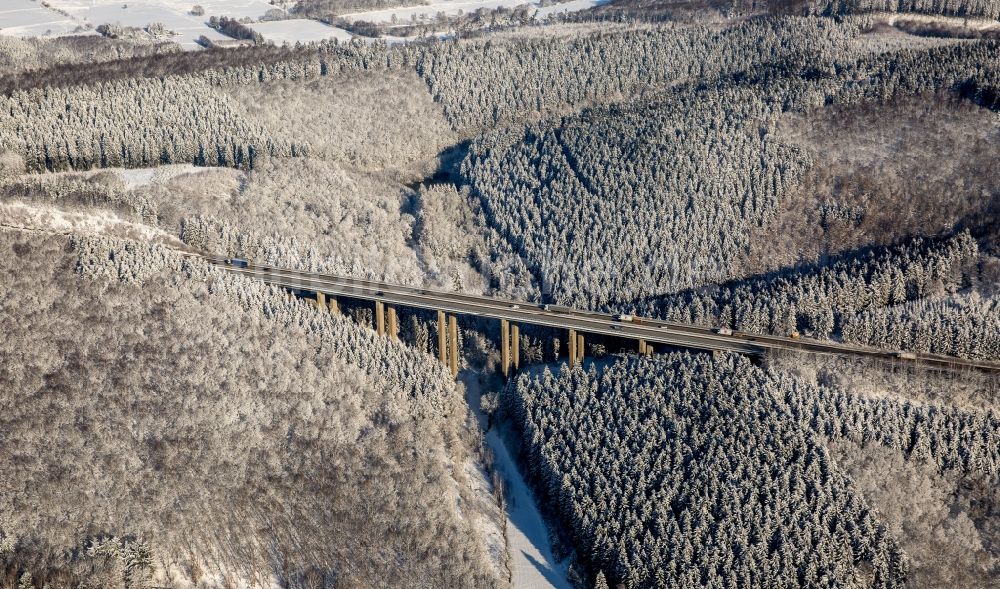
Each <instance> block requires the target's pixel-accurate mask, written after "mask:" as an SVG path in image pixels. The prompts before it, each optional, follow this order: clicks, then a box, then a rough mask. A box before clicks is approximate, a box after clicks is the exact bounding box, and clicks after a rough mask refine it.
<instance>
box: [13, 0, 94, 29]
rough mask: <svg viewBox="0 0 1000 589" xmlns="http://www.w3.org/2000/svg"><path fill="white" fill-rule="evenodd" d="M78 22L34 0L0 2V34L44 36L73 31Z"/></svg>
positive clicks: (78, 24)
mask: <svg viewBox="0 0 1000 589" xmlns="http://www.w3.org/2000/svg"><path fill="white" fill-rule="evenodd" d="M79 26H80V23H79V22H77V21H75V20H74V19H72V18H70V17H68V16H66V15H64V14H60V13H59V12H56V11H55V10H52V9H50V8H46V7H45V6H42V5H41V4H40V3H39V2H37V1H36V0H3V2H2V3H0V35H8V36H11V37H44V36H58V35H67V34H70V33H73V32H74V31H75V30H76V29H77V27H79Z"/></svg>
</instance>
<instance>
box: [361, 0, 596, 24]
mask: <svg viewBox="0 0 1000 589" xmlns="http://www.w3.org/2000/svg"><path fill="white" fill-rule="evenodd" d="M608 1H609V0H571V1H570V2H565V3H562V4H553V5H552V6H546V7H544V8H538V13H537V14H536V16H535V18H537V19H539V20H541V19H544V18H546V17H548V16H549V15H551V14H557V13H562V12H577V11H580V10H586V9H588V8H593V7H594V6H600V5H601V4H606V3H607V2H608ZM524 4H527V5H529V6H533V7H536V8H537V7H538V4H539V3H538V2H537V0H536V1H532V2H525V0H439V1H437V2H431V3H430V4H419V5H416V6H400V7H398V8H386V9H383V10H369V11H367V12H354V13H351V14H345V15H344V18H345V19H347V20H350V21H358V20H361V21H366V22H373V23H380V24H390V23H393V16H395V19H396V20H395V22H396V23H398V24H406V23H409V22H412V20H413V18H416V19H417V20H418V21H425V20H430V19H433V18H434V17H435V16H436V15H437V14H438V13H439V12H440V13H444V14H446V15H448V16H456V15H458V14H468V13H470V12H475V11H477V10H479V9H480V8H482V9H486V10H495V9H497V8H514V7H516V6H521V5H524Z"/></svg>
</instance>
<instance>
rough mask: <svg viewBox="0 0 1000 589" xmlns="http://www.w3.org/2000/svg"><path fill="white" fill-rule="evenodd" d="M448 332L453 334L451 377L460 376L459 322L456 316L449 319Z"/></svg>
mask: <svg viewBox="0 0 1000 589" xmlns="http://www.w3.org/2000/svg"><path fill="white" fill-rule="evenodd" d="M448 331H449V332H450V334H451V358H450V360H451V375H452V376H454V377H457V376H458V320H457V319H456V318H455V316H454V315H451V316H450V317H448Z"/></svg>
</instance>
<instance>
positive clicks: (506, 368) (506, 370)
mask: <svg viewBox="0 0 1000 589" xmlns="http://www.w3.org/2000/svg"><path fill="white" fill-rule="evenodd" d="M500 370H501V371H502V372H503V377H504V378H507V377H508V376H510V322H509V321H507V320H506V319H501V320H500Z"/></svg>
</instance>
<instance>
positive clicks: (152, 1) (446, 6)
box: [0, 0, 608, 49]
mask: <svg viewBox="0 0 1000 589" xmlns="http://www.w3.org/2000/svg"><path fill="white" fill-rule="evenodd" d="M607 1H608V0H570V1H569V2H564V3H561V4H553V5H551V6H546V7H543V8H539V7H538V0H533V1H530V2H525V0H437V1H433V2H431V3H430V4H421V5H416V6H403V7H398V8H389V9H385V10H372V11H368V12H357V13H353V14H347V15H344V18H346V19H348V20H353V21H358V20H363V21H368V22H374V23H383V24H390V23H392V22H393V20H394V19H395V22H396V23H398V24H406V23H410V22H413V20H414V19H416V21H418V22H427V21H430V20H432V19H434V18H435V17H436V15H437V14H438V13H443V14H447V15H450V16H456V15H459V14H467V13H470V12H475V11H476V10H479V9H486V10H494V9H497V8H514V7H516V6H521V5H525V4H527V5H529V6H531V7H535V8H536V12H535V18H536V19H539V20H543V19H545V18H547V17H548V16H550V15H552V14H557V13H563V12H575V11H579V10H586V9H588V8H592V7H594V6H598V5H600V4H603V3H605V2H607ZM48 3H49V4H50V6H51V8H46V7H44V6H42V5H41V3H40V2H38V1H37V0H0V35H10V36H15V37H51V36H61V35H68V34H80V33H85V34H95V33H94V29H95V28H97V27H98V26H100V25H103V24H119V25H122V26H126V27H139V28H143V27H146V26H147V25H149V24H151V23H160V24H162V25H163V26H164V27H165V28H166V29H167V30H170V31H173V32H174V33H175V35H174V36H173V37H171V40H172V41H174V42H176V43H178V44H180V45H181V46H182V47H183V48H185V49H197V48H198V44H197V40H198V38H199V37H201V36H203V35H204V36H205V37H207V38H208V39H211V40H212V41H225V40H228V39H229V37H226V36H225V35H223V34H221V33H219V32H218V31H216V30H214V29H212V28H211V27H209V26H208V19H209V18H210V17H212V16H219V17H222V16H227V17H230V18H237V19H239V18H244V17H246V18H250V19H253V20H258V19H260V18H261V17H263V16H264V14H265V13H267V11H268V10H272V9H274V8H275V6H273V5H271V4H270V2H268V0H131V1H130V0H48ZM195 5H199V6H201V7H202V8H204V9H205V14H204V15H202V16H195V15H193V14H191V9H192V8H193V7H194V6H195ZM250 26H251V27H252V28H253V30H255V31H257V32H259V33H260V34H261V35H263V36H264V38H265V39H266V40H268V41H271V42H273V43H275V44H276V45H281V44H284V43H289V44H294V43H296V42H302V43H309V42H314V41H323V40H326V39H338V40H340V41H348V40H350V39H351V37H352V35H351V34H350V33H349V32H347V31H345V30H343V29H339V28H336V27H330V26H327V25H325V24H323V23H320V22H317V21H313V20H308V19H292V20H287V21H270V22H259V23H253V24H251V25H250ZM385 39H386V40H387V41H388V42H390V43H393V42H407V41H408V39H404V38H397V37H385Z"/></svg>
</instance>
